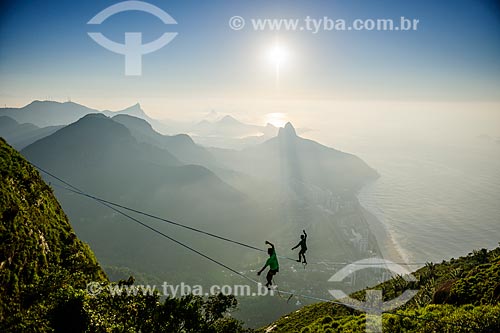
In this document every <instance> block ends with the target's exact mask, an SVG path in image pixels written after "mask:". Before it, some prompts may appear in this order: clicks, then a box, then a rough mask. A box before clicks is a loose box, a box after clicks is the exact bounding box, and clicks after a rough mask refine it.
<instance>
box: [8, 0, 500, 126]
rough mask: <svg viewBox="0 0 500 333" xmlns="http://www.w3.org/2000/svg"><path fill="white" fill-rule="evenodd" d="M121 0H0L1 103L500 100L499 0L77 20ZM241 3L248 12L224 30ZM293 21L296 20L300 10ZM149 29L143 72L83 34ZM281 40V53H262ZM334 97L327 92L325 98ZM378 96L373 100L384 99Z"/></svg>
mask: <svg viewBox="0 0 500 333" xmlns="http://www.w3.org/2000/svg"><path fill="white" fill-rule="evenodd" d="M118 2H119V1H107V0H106V1H102V0H101V1H92V0H85V1H61V0H54V1H40V0H30V1H8V2H7V1H4V2H2V4H1V5H0V6H2V7H1V8H0V104H1V105H2V106H4V105H7V106H23V105H26V104H28V103H29V102H31V101H32V100H35V99H38V100H46V99H51V100H58V101H66V100H68V99H71V100H72V101H75V102H78V103H81V104H85V105H88V106H90V107H94V108H98V109H120V108H124V107H127V106H129V105H132V104H134V103H136V102H140V103H141V105H142V106H143V108H144V109H145V110H146V111H147V112H148V113H149V114H151V115H153V116H155V117H157V118H179V117H180V118H182V116H183V115H186V114H189V113H190V112H201V111H203V112H205V111H207V110H211V109H215V110H217V111H234V112H247V113H248V112H252V109H253V110H254V111H255V109H259V111H260V112H267V113H270V112H286V111H287V110H292V109H294V108H299V107H303V106H304V105H308V103H310V104H309V105H315V103H316V104H317V103H324V102H325V101H327V102H331V103H334V104H335V103H345V102H346V101H347V102H353V103H363V105H364V104H365V102H366V101H376V103H375V102H374V104H372V105H378V107H380V106H381V104H380V103H413V102H414V103H429V102H434V103H441V104H440V105H442V103H466V104H467V105H474V103H482V104H485V103H486V104H487V105H489V108H491V109H497V110H499V108H498V105H499V104H498V103H500V5H499V2H498V1H496V0H421V1H406V0H378V1H372V0H364V1H361V0H245V1H243V0H231V1H229V0H226V1H222V0H159V1H156V0H155V1H153V0H151V1H148V2H149V3H151V4H154V5H156V6H157V7H159V8H161V9H162V10H164V11H166V12H167V13H169V14H170V15H171V16H172V17H173V18H174V19H175V20H176V21H177V24H176V25H165V24H163V23H162V22H161V21H160V20H159V19H158V18H156V17H154V16H152V15H151V14H149V13H145V12H139V11H130V12H122V13H118V14H116V15H114V16H112V17H109V18H108V19H107V20H105V21H104V22H103V23H102V24H101V25H98V26H90V25H88V24H87V22H88V21H89V20H90V19H91V18H92V17H94V16H95V15H96V14H97V13H99V12H100V11H102V10H103V9H105V8H106V7H108V6H110V5H113V4H115V3H118ZM233 16H241V17H243V18H244V19H245V20H246V25H245V27H244V28H243V29H241V30H237V31H236V30H232V29H231V28H230V27H229V24H228V21H229V19H230V18H231V17H233ZM308 16H309V17H311V18H314V19H317V20H319V19H322V18H324V17H325V16H326V17H328V18H330V19H344V20H346V21H348V22H352V20H354V19H368V18H371V19H379V18H391V19H394V20H397V21H398V22H399V19H400V17H401V16H404V17H408V18H411V19H418V20H419V26H418V30H416V31H319V32H318V33H312V32H311V31H283V30H281V31H279V32H277V31H269V30H267V31H255V30H254V29H252V24H251V19H266V18H271V19H300V20H302V19H304V18H306V17H308ZM301 22H302V21H301ZM88 32H102V33H103V34H104V35H105V36H106V37H107V38H109V39H111V40H114V41H116V42H118V43H123V41H124V33H125V32H141V33H142V35H143V41H144V42H150V41H153V40H155V39H156V38H158V37H159V36H161V35H162V34H163V33H164V32H177V33H178V35H177V36H176V37H175V39H174V40H173V41H172V42H170V43H169V44H168V45H166V46H165V47H163V48H162V49H160V50H158V51H156V52H154V53H151V54H147V55H144V56H143V58H142V62H143V63H142V75H141V76H125V75H124V56H122V55H119V54H116V53H112V52H110V51H108V50H106V49H104V48H103V47H101V46H100V45H98V44H97V43H96V42H94V41H93V40H92V39H91V38H90V37H89V36H88V34H87V33H88ZM277 44H279V45H280V47H281V49H282V50H284V51H283V52H284V53H285V56H284V57H283V60H282V61H281V62H280V64H279V67H280V68H279V80H278V79H277V60H276V59H273V58H272V57H270V56H269V54H270V52H271V50H273V48H275V47H276V45H277ZM334 104H332V105H334ZM382 107H383V106H382Z"/></svg>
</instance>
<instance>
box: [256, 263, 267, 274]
mask: <svg viewBox="0 0 500 333" xmlns="http://www.w3.org/2000/svg"><path fill="white" fill-rule="evenodd" d="M266 267H267V263H266V264H265V265H264V267H262V269H261V270H260V271H258V272H257V275H260V274H262V271H264V270H265V269H266Z"/></svg>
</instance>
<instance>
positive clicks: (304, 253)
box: [292, 230, 307, 264]
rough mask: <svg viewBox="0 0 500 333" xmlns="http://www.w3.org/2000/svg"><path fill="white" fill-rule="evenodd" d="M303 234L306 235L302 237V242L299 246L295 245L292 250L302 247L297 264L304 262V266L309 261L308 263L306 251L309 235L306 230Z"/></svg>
mask: <svg viewBox="0 0 500 333" xmlns="http://www.w3.org/2000/svg"><path fill="white" fill-rule="evenodd" d="M302 232H303V233H304V234H303V235H300V242H299V244H297V245H295V246H294V247H293V248H292V250H295V249H296V248H298V247H299V246H300V251H299V260H297V262H303V263H304V264H307V261H306V251H307V244H306V240H307V234H306V231H305V230H302ZM302 259H303V261H302Z"/></svg>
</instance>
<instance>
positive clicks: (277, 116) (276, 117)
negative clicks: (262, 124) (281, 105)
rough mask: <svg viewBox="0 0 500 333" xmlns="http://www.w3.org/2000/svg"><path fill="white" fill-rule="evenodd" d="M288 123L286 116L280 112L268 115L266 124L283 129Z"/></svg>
mask: <svg viewBox="0 0 500 333" xmlns="http://www.w3.org/2000/svg"><path fill="white" fill-rule="evenodd" d="M286 122H287V118H286V115H285V114H284V113H280V112H274V113H268V114H266V124H271V125H273V126H275V127H283V126H285V124H286Z"/></svg>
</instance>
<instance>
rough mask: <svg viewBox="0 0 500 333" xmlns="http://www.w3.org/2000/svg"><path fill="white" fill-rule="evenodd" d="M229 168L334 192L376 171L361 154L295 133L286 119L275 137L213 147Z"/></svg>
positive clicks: (356, 186) (347, 188)
mask: <svg viewBox="0 0 500 333" xmlns="http://www.w3.org/2000/svg"><path fill="white" fill-rule="evenodd" d="M212 153H213V154H214V155H215V156H216V157H217V158H218V159H219V161H220V162H221V163H222V164H224V165H226V166H227V167H228V168H231V169H234V170H238V171H241V172H244V173H247V174H250V175H259V176H260V177H265V178H267V179H270V180H273V181H276V182H279V183H281V184H282V185H287V184H291V183H302V184H310V185H314V186H318V187H320V188H323V189H327V190H330V191H332V192H333V193H343V192H352V191H356V190H358V189H359V188H360V187H361V186H362V185H363V184H365V183H366V182H367V181H369V180H371V179H375V178H376V177H377V176H378V174H377V172H376V171H375V170H373V169H372V168H370V167H369V166H368V165H367V164H366V163H365V162H363V161H362V160H361V159H360V158H358V157H356V156H354V155H351V154H348V153H344V152H341V151H339V150H335V149H333V148H329V147H326V146H323V145H321V144H319V143H317V142H314V141H312V140H307V139H303V138H301V137H299V136H297V133H296V131H295V128H294V127H293V126H292V124H291V123H287V124H286V125H285V127H284V128H281V129H280V130H279V133H278V135H277V136H276V137H274V138H272V139H270V140H268V141H266V142H264V143H262V144H260V145H257V146H254V147H250V148H246V149H243V150H242V151H232V150H220V149H217V150H212Z"/></svg>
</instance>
